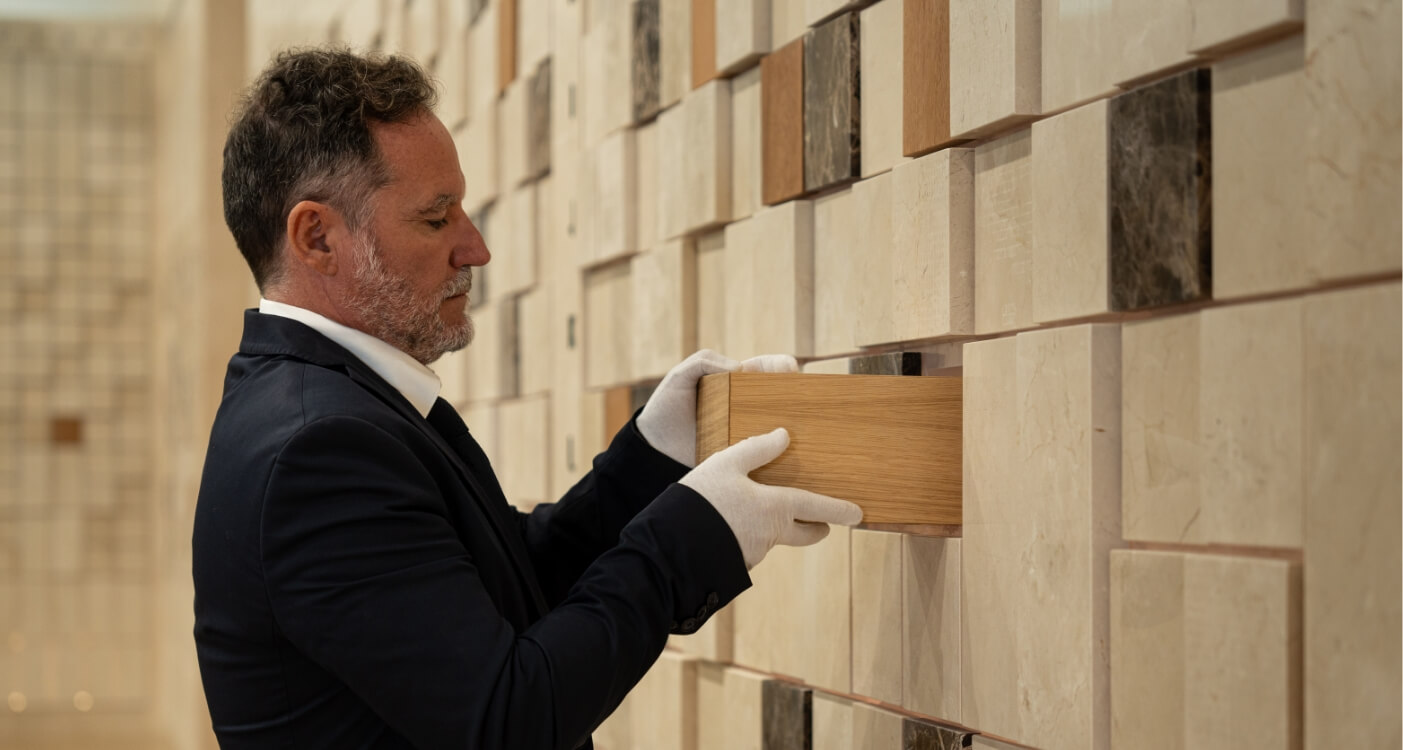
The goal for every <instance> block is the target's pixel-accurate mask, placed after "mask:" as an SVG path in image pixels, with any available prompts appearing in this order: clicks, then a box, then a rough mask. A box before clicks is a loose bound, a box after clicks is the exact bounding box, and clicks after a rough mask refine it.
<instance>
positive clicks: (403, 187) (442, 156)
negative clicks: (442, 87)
mask: <svg viewBox="0 0 1403 750" xmlns="http://www.w3.org/2000/svg"><path fill="white" fill-rule="evenodd" d="M371 132H372V134H373V135H374V138H375V141H376V145H377V147H378V148H379V149H380V155H381V157H382V158H383V159H384V161H385V166H386V167H387V168H388V170H389V177H390V181H389V184H387V185H386V188H387V189H390V190H393V191H394V192H395V193H398V194H400V195H401V196H403V197H404V198H405V199H407V200H410V201H412V202H413V203H414V204H415V207H416V208H418V209H421V210H425V211H427V210H431V209H433V208H435V207H437V208H446V207H447V206H449V205H452V204H455V203H459V202H461V201H462V195H463V192H464V189H465V185H464V181H463V172H462V169H461V168H460V167H459V165H458V153H457V149H456V147H455V146H454V144H453V139H452V137H451V136H449V135H448V130H447V128H444V127H443V124H442V123H441V122H439V120H438V118H437V117H434V116H433V115H432V114H426V115H421V116H419V117H416V118H414V119H412V120H409V121H407V122H400V123H379V124H376V125H373V126H372V129H371Z"/></svg>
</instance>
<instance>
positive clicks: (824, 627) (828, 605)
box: [767, 526, 852, 693]
mask: <svg viewBox="0 0 1403 750" xmlns="http://www.w3.org/2000/svg"><path fill="white" fill-rule="evenodd" d="M850 540H851V529H848V528H847V527H841V526H834V527H831V529H830V531H829V534H828V537H827V538H826V539H824V540H823V541H822V542H819V543H818V544H815V545H812V546H809V547H800V548H797V552H798V554H797V555H795V559H796V562H797V564H796V565H795V568H794V569H792V570H790V571H789V573H790V575H789V577H788V578H787V579H786V580H784V582H783V585H784V587H785V589H786V596H787V599H786V600H785V601H786V602H787V606H786V609H788V611H789V614H788V615H787V617H788V618H792V619H790V621H789V622H788V623H787V624H788V626H789V627H788V628H786V629H785V630H783V631H779V632H777V633H775V634H774V636H773V637H775V638H777V639H779V642H778V643H777V644H776V646H775V654H774V664H773V667H774V671H775V672H778V673H779V674H785V675H791V676H794V677H798V678H800V679H802V680H804V682H806V683H808V684H810V685H813V686H814V687H818V688H823V689H824V690H831V691H834V692H838V693H847V692H851V688H852V620H851V617H850V611H851V602H852V582H851V580H850V579H849V577H848V570H849V568H850V567H851V564H852V563H851V554H850V552H851V545H850ZM774 605H775V602H774V601H773V600H772V601H771V602H770V603H769V604H768V605H767V606H774Z"/></svg>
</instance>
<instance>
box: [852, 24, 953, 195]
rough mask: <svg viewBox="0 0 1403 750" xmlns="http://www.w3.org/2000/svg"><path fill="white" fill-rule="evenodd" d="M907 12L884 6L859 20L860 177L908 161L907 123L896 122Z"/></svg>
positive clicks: (900, 104) (901, 104)
mask: <svg viewBox="0 0 1403 750" xmlns="http://www.w3.org/2000/svg"><path fill="white" fill-rule="evenodd" d="M931 5H939V3H931ZM903 8H904V0H882V1H881V2H879V3H876V4H875V5H872V6H869V7H868V8H866V9H865V10H863V11H861V12H860V13H859V14H858V42H859V43H858V50H859V52H858V61H859V64H858V71H859V78H860V79H861V80H860V82H859V91H860V92H861V97H860V102H861V106H860V107H859V109H860V110H861V114H860V117H859V119H860V120H861V121H862V123H863V124H864V126H863V128H862V172H861V176H862V177H871V176H872V175H875V174H878V173H881V172H885V171H888V170H890V169H891V168H892V167H894V166H896V164H897V163H898V162H902V161H905V157H904V156H903V155H902V145H903V137H904V136H903V130H902V128H903V124H904V122H905V120H906V117H905V116H904V115H903V116H902V117H895V116H894V113H895V112H896V111H897V110H902V109H903V107H904V106H905V105H904V96H903V93H904V85H903V83H902V72H903V69H904V66H905V57H904V56H903V52H902V42H903V39H904V34H903V33H902V25H901V22H902V18H903V15H902V14H903ZM936 109H937V111H938V110H939V108H936Z"/></svg>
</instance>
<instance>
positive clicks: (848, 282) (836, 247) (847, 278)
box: [813, 190, 862, 357]
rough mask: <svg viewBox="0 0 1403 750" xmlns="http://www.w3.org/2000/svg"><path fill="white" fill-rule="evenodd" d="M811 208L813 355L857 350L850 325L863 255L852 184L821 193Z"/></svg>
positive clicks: (857, 304) (857, 298) (832, 354)
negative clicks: (812, 221) (812, 223)
mask: <svg viewBox="0 0 1403 750" xmlns="http://www.w3.org/2000/svg"><path fill="white" fill-rule="evenodd" d="M813 207H814V208H813V211H814V350H813V353H814V355H815V356H820V357H823V356H834V355H838V354H846V353H848V352H851V351H855V350H856V349H857V346H856V345H855V344H854V343H853V333H854V326H855V325H856V319H857V318H856V316H857V311H858V308H859V305H860V302H859V297H858V295H859V293H860V292H859V290H858V286H857V284H855V283H853V282H854V279H856V278H858V277H859V273H860V269H859V267H858V266H859V264H860V263H861V262H862V259H861V258H860V257H859V256H858V254H857V253H856V252H855V249H856V248H858V247H860V246H861V237H860V235H859V234H858V232H857V226H858V222H859V216H858V213H857V199H856V198H855V197H853V191H852V190H844V191H841V192H838V193H833V194H831V195H826V196H823V197H822V198H819V199H818V200H816V201H814V202H813Z"/></svg>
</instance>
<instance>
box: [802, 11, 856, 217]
mask: <svg viewBox="0 0 1403 750" xmlns="http://www.w3.org/2000/svg"><path fill="white" fill-rule="evenodd" d="M858 43H859V34H858V16H857V14H856V13H846V14H844V15H841V16H838V17H837V18H834V19H833V20H831V21H827V22H825V23H824V24H823V25H821V26H817V27H815V28H814V29H813V30H811V31H810V32H809V33H808V36H806V37H805V38H804V189H805V190H808V191H814V190H821V189H823V188H825V187H828V186H830V185H836V184H839V183H841V182H844V181H846V180H851V179H853V178H855V177H857V176H858V175H859V174H860V173H861V134H860V123H861V119H862V108H861V102H860V101H859V96H858V92H859V87H860V84H861V75H860V71H859V70H858V67H859V63H860V55H859V53H858Z"/></svg>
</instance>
